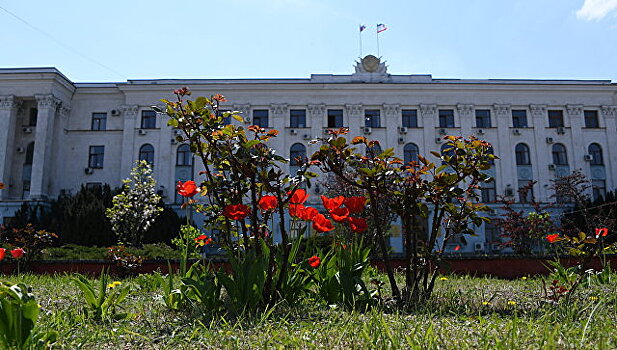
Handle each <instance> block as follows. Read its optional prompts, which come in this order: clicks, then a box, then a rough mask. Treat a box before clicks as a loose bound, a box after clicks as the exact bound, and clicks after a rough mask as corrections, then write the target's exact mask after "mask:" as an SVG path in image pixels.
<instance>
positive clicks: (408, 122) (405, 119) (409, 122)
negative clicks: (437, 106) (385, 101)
mask: <svg viewBox="0 0 617 350" xmlns="http://www.w3.org/2000/svg"><path fill="white" fill-rule="evenodd" d="M406 114H407V115H406ZM401 126H402V127H404V128H418V110H417V109H402V110H401Z"/></svg>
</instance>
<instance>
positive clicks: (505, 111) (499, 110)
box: [493, 104, 510, 117]
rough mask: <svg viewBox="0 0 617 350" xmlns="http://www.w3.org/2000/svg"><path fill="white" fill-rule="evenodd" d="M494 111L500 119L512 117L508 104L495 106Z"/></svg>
mask: <svg viewBox="0 0 617 350" xmlns="http://www.w3.org/2000/svg"><path fill="white" fill-rule="evenodd" d="M493 109H494V110H495V114H496V115H497V116H498V117H509V116H510V105H508V104H494V105H493Z"/></svg>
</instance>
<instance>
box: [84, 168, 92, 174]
mask: <svg viewBox="0 0 617 350" xmlns="http://www.w3.org/2000/svg"><path fill="white" fill-rule="evenodd" d="M84 173H86V175H92V174H93V173H94V169H92V168H85V169H84Z"/></svg>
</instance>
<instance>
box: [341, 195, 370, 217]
mask: <svg viewBox="0 0 617 350" xmlns="http://www.w3.org/2000/svg"><path fill="white" fill-rule="evenodd" d="M365 204H366V197H362V196H358V197H349V198H345V206H346V207H347V209H349V211H350V212H352V213H359V212H361V211H363V210H364V205H365Z"/></svg>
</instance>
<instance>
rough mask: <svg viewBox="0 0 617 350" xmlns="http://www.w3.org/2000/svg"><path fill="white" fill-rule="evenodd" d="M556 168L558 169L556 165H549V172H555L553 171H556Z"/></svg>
mask: <svg viewBox="0 0 617 350" xmlns="http://www.w3.org/2000/svg"><path fill="white" fill-rule="evenodd" d="M555 168H556V167H555V164H549V165H548V170H551V171H553V170H555Z"/></svg>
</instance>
